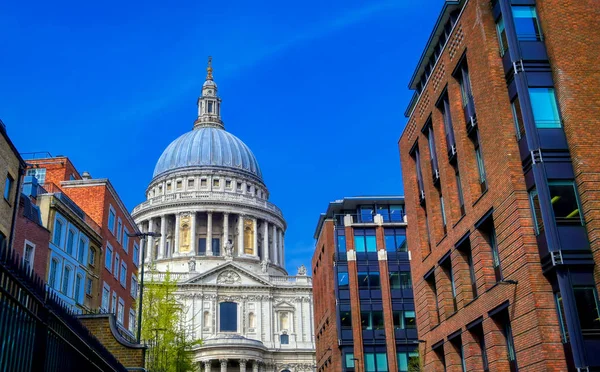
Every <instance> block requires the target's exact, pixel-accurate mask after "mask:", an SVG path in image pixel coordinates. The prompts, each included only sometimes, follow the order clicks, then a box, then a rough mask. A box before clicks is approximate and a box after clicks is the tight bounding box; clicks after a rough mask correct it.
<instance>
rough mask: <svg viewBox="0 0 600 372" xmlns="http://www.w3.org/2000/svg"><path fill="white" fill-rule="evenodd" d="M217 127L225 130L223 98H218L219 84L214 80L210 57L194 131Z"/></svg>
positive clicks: (199, 99)
mask: <svg viewBox="0 0 600 372" xmlns="http://www.w3.org/2000/svg"><path fill="white" fill-rule="evenodd" d="M203 127H216V128H221V129H225V126H224V125H223V121H222V120H221V98H219V97H218V96H217V84H216V83H215V82H214V80H213V68H212V57H208V64H207V67H206V81H205V82H204V84H202V95H201V96H200V97H199V98H198V118H197V119H196V121H195V122H194V129H198V128H203Z"/></svg>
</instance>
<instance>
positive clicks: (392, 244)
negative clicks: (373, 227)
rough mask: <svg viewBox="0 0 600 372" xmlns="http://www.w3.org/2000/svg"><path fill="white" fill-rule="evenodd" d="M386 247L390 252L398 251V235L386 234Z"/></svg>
mask: <svg viewBox="0 0 600 372" xmlns="http://www.w3.org/2000/svg"><path fill="white" fill-rule="evenodd" d="M385 248H386V250H387V251H388V252H396V237H395V236H394V235H393V234H392V235H385Z"/></svg>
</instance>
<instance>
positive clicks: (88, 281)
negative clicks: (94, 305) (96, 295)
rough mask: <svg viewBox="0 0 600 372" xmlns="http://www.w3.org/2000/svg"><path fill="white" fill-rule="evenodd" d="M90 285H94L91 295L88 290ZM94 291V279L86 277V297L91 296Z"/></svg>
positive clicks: (91, 288)
mask: <svg viewBox="0 0 600 372" xmlns="http://www.w3.org/2000/svg"><path fill="white" fill-rule="evenodd" d="M88 283H91V284H92V285H91V286H90V293H88V291H87V289H88ZM93 291H94V281H93V280H92V278H88V277H87V276H86V278H85V288H84V290H83V293H84V295H86V296H91V295H92V292H93Z"/></svg>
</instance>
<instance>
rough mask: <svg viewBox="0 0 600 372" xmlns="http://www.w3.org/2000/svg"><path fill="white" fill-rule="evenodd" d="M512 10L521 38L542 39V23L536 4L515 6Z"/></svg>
mask: <svg viewBox="0 0 600 372" xmlns="http://www.w3.org/2000/svg"><path fill="white" fill-rule="evenodd" d="M512 11H513V19H514V22H515V29H516V31H517V38H518V39H519V40H524V41H536V40H542V33H541V32H540V24H539V22H538V19H537V13H536V11H535V7H534V6H513V8H512Z"/></svg>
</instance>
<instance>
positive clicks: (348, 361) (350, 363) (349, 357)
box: [346, 353, 354, 368]
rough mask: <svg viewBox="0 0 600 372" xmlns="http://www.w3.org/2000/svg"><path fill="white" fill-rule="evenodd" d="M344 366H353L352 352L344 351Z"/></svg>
mask: <svg viewBox="0 0 600 372" xmlns="http://www.w3.org/2000/svg"><path fill="white" fill-rule="evenodd" d="M346 368H354V353H346Z"/></svg>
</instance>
